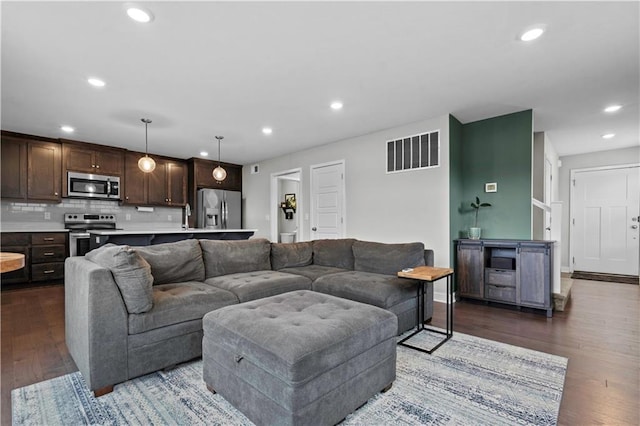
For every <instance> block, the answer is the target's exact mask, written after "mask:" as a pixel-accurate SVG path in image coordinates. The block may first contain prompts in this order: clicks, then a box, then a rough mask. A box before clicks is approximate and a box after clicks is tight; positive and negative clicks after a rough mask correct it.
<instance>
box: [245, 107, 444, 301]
mask: <svg viewBox="0 0 640 426" xmlns="http://www.w3.org/2000/svg"><path fill="white" fill-rule="evenodd" d="M431 130H440V150H441V152H440V164H441V165H440V167H436V168H432V169H425V170H418V171H409V172H402V173H394V174H387V173H386V141H387V140H390V139H393V138H398V137H402V136H408V135H414V134H417V133H423V132H426V131H431ZM301 137H304V135H301ZM336 160H344V161H345V181H346V183H345V185H346V200H347V202H346V218H347V219H346V236H347V237H352V238H357V239H361V240H369V241H379V242H388V243H392V242H411V241H420V242H423V243H424V245H425V247H427V248H431V249H433V250H434V251H435V265H436V266H450V263H451V262H450V259H449V248H450V247H449V246H450V241H449V117H448V115H445V116H442V117H438V118H434V119H429V120H424V121H420V122H417V123H412V124H409V125H405V126H401V127H396V128H392V129H388V130H384V131H380V132H376V133H372V134H368V135H364V136H359V137H355V138H351V139H346V140H343V141H339V142H334V143H330V144H327V145H324V146H321V147H317V148H313V149H308V150H305V151H300V152H297V153H293V154H289V155H286V156H283V157H278V158H274V159H271V160H267V161H263V162H261V163H260V173H258V174H251V173H250V170H248V169H249V168H248V167H245V168H244V169H243V170H244V174H243V196H244V197H245V208H244V222H243V223H244V226H245V227H246V228H256V229H258V232H256V236H257V237H263V238H270V232H269V229H270V222H269V221H270V219H271V218H270V217H269V214H270V212H269V191H270V175H271V173H274V172H278V171H281V170H289V169H293V168H297V167H300V168H302V177H301V185H300V186H301V188H300V192H301V195H302V196H301V197H300V198H299V202H300V200H302V203H303V211H304V212H307V213H308V212H309V211H310V195H309V193H310V180H309V176H310V166H311V165H314V164H321V163H326V162H330V161H336ZM301 228H302V229H301V230H300V234H301V235H300V238H299V241H304V240H308V239H309V235H310V223H309V218H308V216H307V214H305V217H303V220H302V225H301ZM436 291H438V288H437V287H436Z"/></svg>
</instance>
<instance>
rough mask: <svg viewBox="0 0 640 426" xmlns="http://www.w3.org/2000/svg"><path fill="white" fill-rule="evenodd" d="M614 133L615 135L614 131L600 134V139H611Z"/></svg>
mask: <svg viewBox="0 0 640 426" xmlns="http://www.w3.org/2000/svg"><path fill="white" fill-rule="evenodd" d="M615 135H616V134H615V133H607V134H604V135H602V139H611V138H612V137H614V136H615Z"/></svg>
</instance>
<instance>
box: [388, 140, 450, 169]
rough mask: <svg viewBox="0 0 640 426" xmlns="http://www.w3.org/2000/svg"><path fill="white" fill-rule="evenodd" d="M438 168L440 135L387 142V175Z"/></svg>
mask: <svg viewBox="0 0 640 426" xmlns="http://www.w3.org/2000/svg"><path fill="white" fill-rule="evenodd" d="M438 166H440V133H439V132H438V131H437V130H436V131H433V132H427V133H422V134H419V135H412V136H404V137H402V138H397V139H394V140H389V141H387V173H394V172H404V171H409V170H419V169H428V168H431V167H438Z"/></svg>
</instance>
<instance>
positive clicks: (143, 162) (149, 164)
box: [138, 118, 156, 173]
mask: <svg viewBox="0 0 640 426" xmlns="http://www.w3.org/2000/svg"><path fill="white" fill-rule="evenodd" d="M140 121H142V122H143V123H144V157H140V159H139V160H138V168H139V169H140V170H142V171H143V172H144V173H151V172H152V171H154V170H155V168H156V162H155V161H154V160H153V158H151V157H149V138H148V134H147V133H148V132H147V127H148V125H149V123H151V120H149V119H148V118H141V119H140Z"/></svg>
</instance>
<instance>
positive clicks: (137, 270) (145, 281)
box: [85, 244, 153, 314]
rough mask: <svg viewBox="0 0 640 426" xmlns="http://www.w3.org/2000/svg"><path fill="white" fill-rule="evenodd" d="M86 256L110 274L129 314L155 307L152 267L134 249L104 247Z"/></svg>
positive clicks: (115, 246) (111, 245) (127, 247)
mask: <svg viewBox="0 0 640 426" xmlns="http://www.w3.org/2000/svg"><path fill="white" fill-rule="evenodd" d="M85 257H86V259H88V260H90V261H92V262H93V263H96V264H98V265H100V266H102V267H103V268H107V269H109V270H110V271H111V274H112V275H113V279H114V281H115V282H116V285H117V286H118V288H119V289H120V294H122V299H123V300H124V304H125V306H126V307H127V311H128V312H129V313H131V314H141V313H144V312H147V311H148V310H150V309H151V308H152V307H153V290H152V286H153V276H152V275H151V267H150V266H149V263H147V261H145V260H144V259H143V258H142V257H141V256H140V255H139V254H138V253H137V252H136V251H135V250H133V249H132V248H131V247H129V246H117V245H114V244H105V245H104V246H102V247H99V248H97V249H95V250H91V251H90V252H88V253H87V254H86V255H85Z"/></svg>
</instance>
